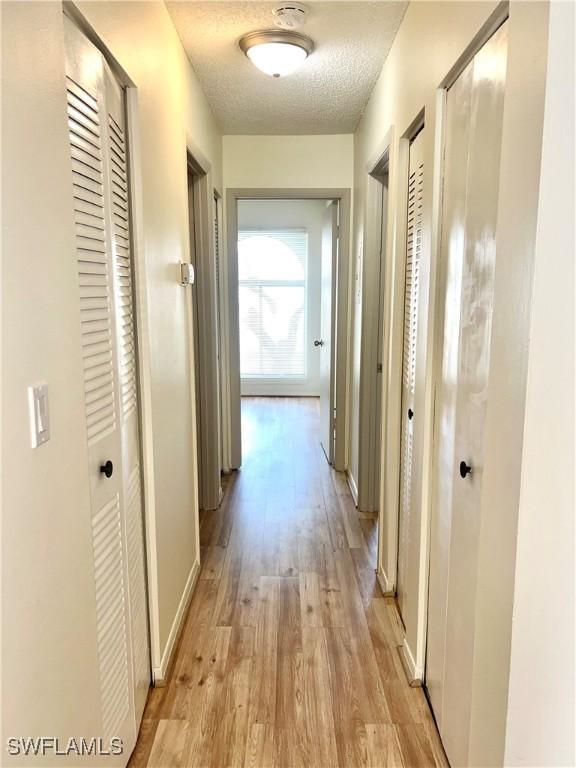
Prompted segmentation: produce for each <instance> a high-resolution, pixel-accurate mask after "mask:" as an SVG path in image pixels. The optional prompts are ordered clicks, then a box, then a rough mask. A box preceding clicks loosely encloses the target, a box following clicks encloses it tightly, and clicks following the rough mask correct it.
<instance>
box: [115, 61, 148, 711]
mask: <svg viewBox="0 0 576 768" xmlns="http://www.w3.org/2000/svg"><path fill="white" fill-rule="evenodd" d="M104 82H105V96H106V99H105V103H106V127H107V131H108V150H109V151H108V152H107V153H106V161H107V169H108V179H109V181H110V185H109V189H108V199H109V203H110V215H111V240H112V254H111V255H112V276H113V295H114V310H115V316H116V333H117V350H118V387H119V400H120V411H119V421H120V435H121V445H122V470H123V483H124V503H125V514H126V556H127V564H128V577H129V579H128V582H129V589H128V598H129V616H130V636H131V641H132V664H133V678H134V697H135V716H136V725H137V726H138V725H139V723H140V719H141V717H142V713H143V711H144V705H145V704H146V697H147V695H148V689H149V686H150V654H149V647H148V615H147V602H146V575H145V569H144V529H143V505H142V480H141V466H140V455H141V454H140V424H139V409H138V390H137V368H136V335H135V322H134V297H133V268H134V264H133V249H132V240H131V231H130V208H129V195H128V162H127V139H126V119H125V98H124V91H123V89H122V88H121V87H120V86H119V84H118V82H117V81H116V79H115V77H114V75H113V74H112V72H111V71H110V69H109V67H108V66H107V64H104Z"/></svg>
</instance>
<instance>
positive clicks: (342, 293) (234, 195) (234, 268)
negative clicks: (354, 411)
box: [225, 187, 351, 472]
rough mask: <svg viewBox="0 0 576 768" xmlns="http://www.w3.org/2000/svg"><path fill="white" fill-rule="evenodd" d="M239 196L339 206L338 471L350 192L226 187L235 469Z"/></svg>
mask: <svg viewBox="0 0 576 768" xmlns="http://www.w3.org/2000/svg"><path fill="white" fill-rule="evenodd" d="M239 200H338V202H339V204H340V224H339V229H340V233H342V235H343V236H341V237H340V239H339V252H338V261H337V264H336V304H337V307H338V312H337V317H336V324H335V327H336V348H335V353H334V354H335V360H336V362H335V369H336V371H335V373H336V377H335V379H336V397H335V406H336V419H335V431H336V436H335V447H334V468H335V469H336V470H338V471H341V472H343V471H344V470H345V469H346V465H347V458H348V456H347V445H348V383H349V382H348V366H347V361H348V349H349V339H350V321H349V263H350V216H351V190H350V189H343V188H335V189H329V188H328V189H323V188H320V189H319V188H305V187H303V188H280V189H275V188H253V189H252V188H232V189H228V190H227V191H226V242H227V259H226V265H227V278H226V282H227V288H228V294H227V296H228V302H227V303H228V317H227V325H226V327H227V329H228V334H227V336H228V338H227V341H228V350H227V355H226V359H227V360H226V362H227V366H226V367H227V370H226V374H227V375H226V377H225V378H226V379H227V381H228V387H229V392H228V398H229V399H228V403H229V409H228V414H227V421H228V423H227V425H226V430H227V431H228V446H229V450H230V454H229V459H230V461H229V464H230V467H232V468H234V469H238V468H239V467H240V465H241V463H242V437H241V424H240V404H241V394H240V329H239V322H238V312H239V307H238V246H237V242H238V201H239Z"/></svg>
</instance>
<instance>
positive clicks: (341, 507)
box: [130, 398, 447, 768]
mask: <svg viewBox="0 0 576 768" xmlns="http://www.w3.org/2000/svg"><path fill="white" fill-rule="evenodd" d="M242 428H243V435H244V446H243V448H244V461H243V466H242V470H241V471H240V472H238V473H237V474H235V475H231V476H230V477H229V480H228V483H227V486H226V489H225V497H224V500H223V503H222V505H221V507H220V509H218V510H217V511H214V512H207V513H206V512H205V513H202V517H201V531H200V537H201V546H202V570H201V574H200V578H199V581H198V584H197V586H196V590H195V594H194V597H193V599H192V603H191V607H190V611H189V615H188V617H187V620H186V624H185V626H184V630H183V633H182V638H181V641H180V646H179V649H178V652H177V654H176V657H175V663H174V667H173V670H172V673H171V676H170V678H169V681H168V685H167V686H166V687H163V688H156V689H152V690H151V694H150V697H149V700H148V705H147V707H146V711H145V713H144V719H143V723H142V728H141V733H140V737H139V740H138V744H137V747H136V750H135V752H134V754H133V757H132V760H131V762H130V766H131V767H132V768H137V767H139V766H149V767H150V768H171V767H172V766H202V768H207V767H208V766H212V767H213V768H224V767H225V766H254V767H259V768H265V767H268V766H284V767H285V768H296V766H317V767H321V768H333V767H335V766H341V768H352V767H353V766H372V768H376V767H377V768H384V767H385V766H410V768H416V767H417V766H426V768H431V767H432V766H445V765H447V763H446V761H445V758H444V755H443V752H442V747H441V745H440V742H439V740H438V737H437V734H436V729H435V725H434V723H433V720H432V717H431V715H430V712H429V709H428V705H427V702H426V700H425V697H424V694H423V691H422V689H419V688H410V687H409V686H408V684H407V682H406V677H405V674H404V671H403V669H402V665H401V661H400V656H399V653H398V648H397V646H399V645H400V643H401V642H402V630H401V627H400V626H399V625H398V618H397V614H396V610H395V606H394V602H393V600H391V599H389V598H384V597H383V596H382V592H381V590H380V588H379V586H378V584H377V582H376V579H375V572H374V566H375V562H376V543H377V535H376V533H377V524H376V520H375V518H374V516H372V515H362V514H359V513H358V512H357V510H356V509H355V506H354V503H353V501H352V497H351V495H350V492H349V490H348V487H347V485H346V481H345V479H344V476H343V475H340V474H336V473H334V472H333V471H332V470H331V469H330V467H329V466H328V464H327V462H326V460H325V458H324V455H323V453H322V449H321V447H320V444H319V440H318V406H317V400H316V399H312V398H245V399H243V403H242Z"/></svg>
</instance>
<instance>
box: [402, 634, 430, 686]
mask: <svg viewBox="0 0 576 768" xmlns="http://www.w3.org/2000/svg"><path fill="white" fill-rule="evenodd" d="M400 656H401V658H402V662H403V665H404V671H405V672H406V676H407V678H408V682H409V683H410V685H411V686H412V687H413V688H417V687H418V686H420V685H422V681H423V679H424V670H423V669H420V668H419V667H418V666H417V665H416V662H415V661H414V656H413V655H412V651H411V650H410V647H409V645H408V643H407V642H406V638H404V642H403V643H402V649H401V652H400Z"/></svg>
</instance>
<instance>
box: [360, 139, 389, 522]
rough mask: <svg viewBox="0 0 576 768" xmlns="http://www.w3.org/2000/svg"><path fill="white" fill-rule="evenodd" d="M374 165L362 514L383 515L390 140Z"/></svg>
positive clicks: (366, 270)
mask: <svg viewBox="0 0 576 768" xmlns="http://www.w3.org/2000/svg"><path fill="white" fill-rule="evenodd" d="M369 167H370V170H369V172H368V179H367V195H366V198H367V203H366V208H367V211H366V243H365V252H366V255H365V258H364V260H363V268H362V306H361V312H362V318H361V321H362V322H361V327H362V336H361V349H360V398H359V400H360V405H359V436H358V476H357V477H358V489H357V504H358V509H359V510H361V511H362V512H377V511H378V510H379V509H380V487H381V474H382V472H381V466H382V447H381V446H382V417H383V403H382V397H383V385H382V384H383V382H382V377H383V375H385V365H384V360H385V354H384V339H385V335H384V317H385V305H386V288H387V282H388V281H387V276H386V263H387V262H386V255H387V252H388V248H387V246H388V243H387V237H388V185H389V142H388V140H387V141H386V149H385V150H384V152H379V154H378V159H377V160H376V161H375V162H373V163H371V164H370V166H369ZM375 318H376V322H374V319H375Z"/></svg>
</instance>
